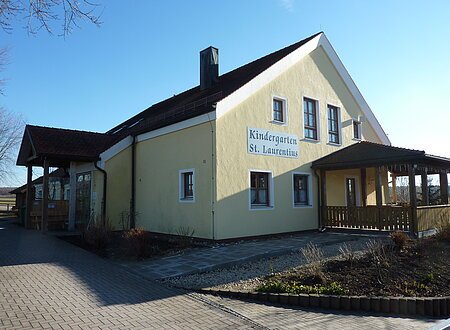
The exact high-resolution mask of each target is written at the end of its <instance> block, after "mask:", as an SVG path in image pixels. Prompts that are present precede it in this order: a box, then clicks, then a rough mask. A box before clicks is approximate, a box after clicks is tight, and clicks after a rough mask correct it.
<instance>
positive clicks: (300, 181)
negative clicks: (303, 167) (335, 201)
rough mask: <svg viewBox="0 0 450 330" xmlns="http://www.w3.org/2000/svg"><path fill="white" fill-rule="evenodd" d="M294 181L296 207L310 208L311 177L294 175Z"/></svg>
mask: <svg viewBox="0 0 450 330" xmlns="http://www.w3.org/2000/svg"><path fill="white" fill-rule="evenodd" d="M293 180H294V182H293V186H294V206H310V205H311V203H310V200H309V198H310V191H309V188H310V182H309V180H310V175H308V174H298V173H294V175H293Z"/></svg>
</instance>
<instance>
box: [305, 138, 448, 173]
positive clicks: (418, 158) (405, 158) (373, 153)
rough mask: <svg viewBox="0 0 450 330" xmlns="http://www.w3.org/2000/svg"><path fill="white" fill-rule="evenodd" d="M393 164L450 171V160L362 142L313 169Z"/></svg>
mask: <svg viewBox="0 0 450 330" xmlns="http://www.w3.org/2000/svg"><path fill="white" fill-rule="evenodd" d="M392 164H430V165H433V166H439V167H443V168H447V169H450V159H448V158H444V157H438V156H433V155H428V154H426V153H425V151H421V150H413V149H406V148H399V147H393V146H388V145H384V144H378V143H373V142H368V141H361V142H358V143H355V144H352V145H350V146H348V147H345V148H342V149H340V150H338V151H335V152H333V153H331V154H329V155H326V156H324V157H322V158H319V159H317V160H315V161H313V162H312V166H311V167H312V168H317V169H325V170H327V169H330V170H331V169H344V168H359V167H372V166H382V165H392Z"/></svg>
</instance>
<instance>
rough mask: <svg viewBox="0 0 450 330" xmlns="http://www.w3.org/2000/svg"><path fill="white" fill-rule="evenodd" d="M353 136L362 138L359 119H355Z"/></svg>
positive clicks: (358, 138) (357, 138)
mask: <svg viewBox="0 0 450 330" xmlns="http://www.w3.org/2000/svg"><path fill="white" fill-rule="evenodd" d="M353 138H354V139H356V140H361V122H360V121H358V120H353Z"/></svg>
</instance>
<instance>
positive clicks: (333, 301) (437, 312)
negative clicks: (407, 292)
mask: <svg viewBox="0 0 450 330" xmlns="http://www.w3.org/2000/svg"><path fill="white" fill-rule="evenodd" d="M197 292H199V293H204V294H212V295H217V296H221V297H227V298H236V299H241V300H256V301H261V302H270V303H274V304H280V305H285V306H299V307H312V308H322V309H334V310H345V311H363V312H376V313H385V314H393V315H399V314H403V315H417V316H432V317H437V318H446V317H449V316H450V296H449V297H423V298H422V297H366V296H361V297H359V296H333V295H318V294H290V293H268V292H249V291H228V290H227V291H224V290H212V289H199V290H197Z"/></svg>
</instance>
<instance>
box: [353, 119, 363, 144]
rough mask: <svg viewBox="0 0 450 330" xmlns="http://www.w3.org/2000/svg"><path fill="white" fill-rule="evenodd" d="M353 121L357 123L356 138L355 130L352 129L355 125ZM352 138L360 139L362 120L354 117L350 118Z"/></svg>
mask: <svg viewBox="0 0 450 330" xmlns="http://www.w3.org/2000/svg"><path fill="white" fill-rule="evenodd" d="M355 123H357V124H358V135H359V136H358V137H357V138H356V137H355V134H354V133H355V131H354V125H355ZM352 140H355V141H361V140H362V121H361V119H355V118H353V119H352Z"/></svg>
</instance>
